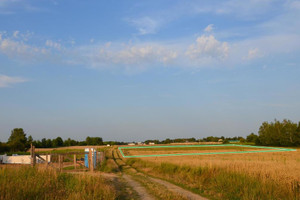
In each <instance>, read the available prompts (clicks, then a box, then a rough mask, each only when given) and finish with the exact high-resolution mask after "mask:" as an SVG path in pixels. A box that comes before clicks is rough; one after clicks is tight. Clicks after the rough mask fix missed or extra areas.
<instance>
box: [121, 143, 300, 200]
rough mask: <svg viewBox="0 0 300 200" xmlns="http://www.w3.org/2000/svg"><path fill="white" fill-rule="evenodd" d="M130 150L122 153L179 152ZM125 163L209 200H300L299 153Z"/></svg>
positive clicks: (179, 158)
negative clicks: (211, 199) (209, 199)
mask: <svg viewBox="0 0 300 200" xmlns="http://www.w3.org/2000/svg"><path fill="white" fill-rule="evenodd" d="M133 150H134V151H133V152H129V151H128V152H126V153H129V154H130V153H132V154H133V153H134V154H136V153H142V154H146V153H147V152H148V151H149V153H152V154H156V153H157V151H159V152H160V153H174V152H178V151H179V150H178V149H174V148H173V149H172V148H168V149H165V150H163V149H157V150H156V149H155V150H154V149H147V150H145V149H143V150H136V149H133ZM151 150H152V151H151ZM223 150H226V149H223ZM227 150H228V149H227ZM205 151H206V150H205ZM126 161H127V163H128V164H130V165H131V166H133V167H135V168H136V169H137V170H139V171H142V172H144V173H146V174H149V175H152V176H156V177H160V178H162V179H166V180H169V181H171V182H174V183H176V184H179V185H181V186H183V187H186V188H189V189H190V190H193V191H195V192H197V193H200V194H203V195H205V196H208V197H211V198H213V199H300V151H299V149H298V151H291V152H268V153H253V154H250V153H249V154H220V155H197V156H179V157H178V156H176V157H144V158H138V159H137V158H134V159H133V158H131V159H126Z"/></svg>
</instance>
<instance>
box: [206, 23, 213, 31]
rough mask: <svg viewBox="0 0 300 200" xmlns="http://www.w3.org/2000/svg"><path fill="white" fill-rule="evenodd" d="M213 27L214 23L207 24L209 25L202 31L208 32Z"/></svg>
mask: <svg viewBox="0 0 300 200" xmlns="http://www.w3.org/2000/svg"><path fill="white" fill-rule="evenodd" d="M213 29H214V25H213V24H209V25H208V26H207V27H206V28H205V29H204V31H205V32H208V33H209V32H211V31H212V30H213Z"/></svg>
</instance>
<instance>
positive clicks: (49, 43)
mask: <svg viewBox="0 0 300 200" xmlns="http://www.w3.org/2000/svg"><path fill="white" fill-rule="evenodd" d="M45 44H46V46H48V47H51V48H55V49H61V44H60V43H58V42H54V41H52V40H46V43H45Z"/></svg>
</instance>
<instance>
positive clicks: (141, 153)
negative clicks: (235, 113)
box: [118, 144, 294, 158]
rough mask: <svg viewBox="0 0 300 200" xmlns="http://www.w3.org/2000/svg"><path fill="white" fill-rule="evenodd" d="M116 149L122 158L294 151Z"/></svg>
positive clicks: (258, 148)
mask: <svg viewBox="0 0 300 200" xmlns="http://www.w3.org/2000/svg"><path fill="white" fill-rule="evenodd" d="M118 149H119V151H120V153H121V154H122V156H123V157H124V158H137V157H159V156H166V157H168V156H181V155H185V156H187V155H211V154H239V153H258V152H280V151H294V149H287V148H278V147H262V146H250V145H236V144H224V145H177V146H173V145H172V146H167V145H166V146H136V147H119V148H118Z"/></svg>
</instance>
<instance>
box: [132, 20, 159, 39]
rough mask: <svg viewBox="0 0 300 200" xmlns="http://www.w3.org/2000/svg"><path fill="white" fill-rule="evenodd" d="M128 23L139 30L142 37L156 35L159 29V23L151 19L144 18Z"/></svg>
mask: <svg viewBox="0 0 300 200" xmlns="http://www.w3.org/2000/svg"><path fill="white" fill-rule="evenodd" d="M128 21H129V22H130V23H131V24H132V25H134V26H135V27H136V28H137V30H138V32H139V34H140V35H147V34H154V33H156V32H157V30H158V28H159V22H158V21H157V20H154V19H153V18H150V17H142V18H138V19H131V20H128Z"/></svg>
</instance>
